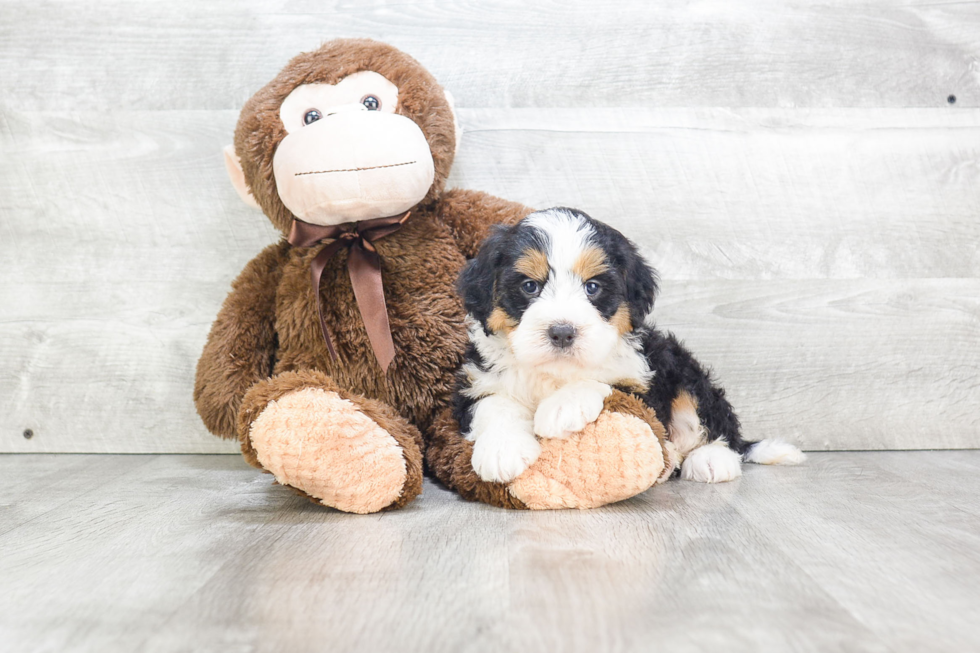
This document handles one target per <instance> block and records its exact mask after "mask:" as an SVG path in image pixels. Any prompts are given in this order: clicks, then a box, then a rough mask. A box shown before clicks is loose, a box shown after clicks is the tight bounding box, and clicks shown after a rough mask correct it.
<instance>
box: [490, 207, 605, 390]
mask: <svg viewBox="0 0 980 653" xmlns="http://www.w3.org/2000/svg"><path fill="white" fill-rule="evenodd" d="M527 220H528V223H529V224H530V226H532V227H534V228H535V229H538V230H539V231H541V232H542V233H544V234H545V235H546V241H547V243H548V245H547V246H548V251H547V252H546V254H547V257H548V265H549V268H550V269H549V274H548V280H547V281H546V282H545V284H544V288H543V289H542V290H541V294H540V295H539V296H538V297H537V298H536V299H534V300H533V301H532V302H531V304H530V306H528V308H527V310H526V311H525V312H524V315H523V316H522V317H521V320H520V323H519V324H518V325H517V327H516V328H514V330H513V331H512V332H511V333H510V336H509V340H510V346H511V348H512V350H513V352H514V356H515V358H516V359H517V360H518V361H521V362H522V363H526V364H529V365H544V366H547V367H548V368H549V369H552V370H553V371H556V372H558V373H561V370H562V368H565V369H566V370H568V371H571V370H574V369H575V368H596V367H599V366H602V364H603V363H604V362H606V361H607V360H608V359H609V357H610V356H611V355H612V354H613V352H614V350H615V349H616V348H617V346H618V345H619V344H620V342H621V340H622V338H621V335H620V333H619V331H618V330H617V329H616V327H615V326H613V325H612V324H610V323H609V322H608V321H607V320H605V319H604V318H603V316H602V315H601V314H600V313H599V311H598V310H597V309H596V307H595V306H594V305H593V304H592V302H591V301H589V298H588V296H587V295H586V292H585V282H586V281H588V279H583V278H581V276H579V274H577V273H576V272H575V271H574V270H575V268H576V267H578V266H577V265H576V264H577V263H578V262H579V260H580V257H581V256H582V255H583V253H585V252H586V251H587V250H588V249H590V247H593V246H591V245H590V242H589V241H590V238H591V237H593V236H594V235H595V231H594V229H593V228H592V226H591V225H590V224H589V223H588V222H586V221H585V220H582V219H580V218H578V217H576V216H573V215H570V214H568V213H566V212H564V211H560V210H549V211H541V212H539V213H534V214H531V215H530V216H528V218H527ZM560 323H564V324H569V325H571V326H572V327H573V328H574V329H575V332H576V336H575V340H574V342H573V344H572V345H571V346H570V347H569V348H568V349H567V350H559V349H558V348H556V347H555V346H554V345H553V344H552V343H551V340H550V338H549V337H548V329H549V328H550V327H551V326H552V325H555V324H560Z"/></svg>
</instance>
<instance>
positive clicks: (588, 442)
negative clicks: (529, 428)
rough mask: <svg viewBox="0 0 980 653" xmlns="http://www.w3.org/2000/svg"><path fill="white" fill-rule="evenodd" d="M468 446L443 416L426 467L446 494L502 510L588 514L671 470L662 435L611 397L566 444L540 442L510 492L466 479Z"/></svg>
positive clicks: (629, 404)
mask: <svg viewBox="0 0 980 653" xmlns="http://www.w3.org/2000/svg"><path fill="white" fill-rule="evenodd" d="M472 454H473V443H472V442H470V441H469V440H467V439H466V438H465V437H463V436H462V435H461V434H460V432H459V424H457V422H456V420H454V419H453V417H452V412H451V411H450V410H449V409H446V410H444V411H443V412H442V413H440V414H439V416H438V417H437V418H436V420H435V423H434V425H433V427H432V430H431V433H430V438H429V443H428V447H427V449H426V460H427V461H428V463H429V468H430V469H431V470H432V472H433V473H434V474H435V475H436V477H437V478H438V479H439V480H440V481H442V482H443V483H444V484H445V485H447V486H448V487H449V488H451V489H453V490H456V491H457V492H459V494H460V495H461V496H462V497H463V498H465V499H470V500H472V501H482V502H484V503H489V504H491V505H495V506H499V507H503V508H530V509H535V510H552V509H557V508H595V507H598V506H602V505H605V504H608V503H614V502H616V501H622V500H624V499H628V498H630V497H632V496H635V495H637V494H639V493H640V492H643V491H644V490H646V489H648V488H649V487H651V486H653V485H655V484H657V483H660V482H663V481H664V480H666V479H667V478H668V477H669V476H670V474H671V472H673V470H674V466H675V464H676V460H675V456H674V454H673V448H672V447H671V445H670V443H669V442H667V441H666V437H665V433H664V427H663V426H662V425H661V424H660V422H659V421H658V420H657V418H656V415H655V414H654V412H653V411H652V410H650V409H649V408H647V407H646V406H645V405H644V404H643V402H641V401H640V400H639V399H637V398H636V397H633V396H630V395H627V394H624V393H622V392H620V391H618V390H614V391H613V393H612V394H611V395H610V396H609V397H607V398H606V402H605V406H604V408H603V411H602V413H601V414H600V415H599V418H598V419H597V420H596V421H595V422H593V423H592V424H589V425H588V426H586V427H585V429H583V430H582V431H581V432H579V433H576V434H573V435H570V436H568V437H567V438H562V439H555V438H546V439H542V440H541V455H540V456H539V457H538V459H537V461H535V462H534V463H533V464H532V465H531V466H530V467H529V468H528V469H527V470H526V471H525V472H524V473H523V474H521V475H520V476H518V477H517V478H516V479H515V480H513V481H512V482H510V483H509V484H504V483H488V482H486V481H483V480H482V479H480V477H479V476H478V475H477V474H476V472H475V471H473V467H472V465H471V464H470V459H471V457H472Z"/></svg>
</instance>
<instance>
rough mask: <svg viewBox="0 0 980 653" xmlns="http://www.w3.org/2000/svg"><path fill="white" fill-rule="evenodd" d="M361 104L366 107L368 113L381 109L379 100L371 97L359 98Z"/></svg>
mask: <svg viewBox="0 0 980 653" xmlns="http://www.w3.org/2000/svg"><path fill="white" fill-rule="evenodd" d="M361 104H363V105H364V106H366V107H367V110H368V111H377V110H378V109H380V108H381V100H379V99H378V98H376V97H374V96H373V95H365V96H364V97H362V98H361Z"/></svg>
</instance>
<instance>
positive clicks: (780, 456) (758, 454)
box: [742, 439, 806, 465]
mask: <svg viewBox="0 0 980 653" xmlns="http://www.w3.org/2000/svg"><path fill="white" fill-rule="evenodd" d="M742 460H744V461H745V462H747V463H755V464H757V465H799V464H800V463H802V462H803V461H804V460H806V454H805V453H803V452H802V451H800V450H799V449H798V448H797V447H794V446H793V445H791V444H790V443H789V442H785V441H783V440H775V439H766V440H760V441H759V442H753V443H752V445H751V446H749V448H748V449H747V450H746V451H745V453H744V454H743V455H742Z"/></svg>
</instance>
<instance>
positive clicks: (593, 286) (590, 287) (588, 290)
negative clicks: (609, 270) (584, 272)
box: [585, 281, 602, 297]
mask: <svg viewBox="0 0 980 653" xmlns="http://www.w3.org/2000/svg"><path fill="white" fill-rule="evenodd" d="M601 288H602V286H600V285H599V282H598V281H586V282H585V294H586V295H588V296H589V297H595V296H596V295H598V294H599V290H600V289H601Z"/></svg>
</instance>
